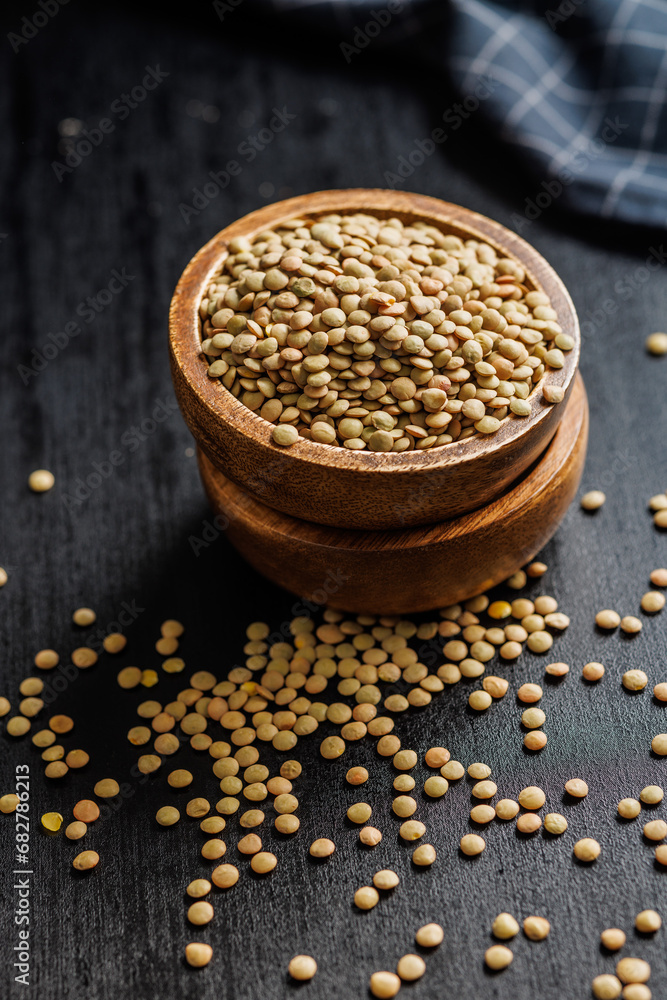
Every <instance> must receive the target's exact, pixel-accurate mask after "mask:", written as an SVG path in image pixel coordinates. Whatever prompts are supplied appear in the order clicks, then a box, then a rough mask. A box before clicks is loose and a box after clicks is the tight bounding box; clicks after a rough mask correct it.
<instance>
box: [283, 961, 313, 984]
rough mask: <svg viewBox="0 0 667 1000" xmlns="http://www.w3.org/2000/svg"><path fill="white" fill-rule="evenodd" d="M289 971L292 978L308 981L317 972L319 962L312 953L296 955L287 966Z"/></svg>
mask: <svg viewBox="0 0 667 1000" xmlns="http://www.w3.org/2000/svg"><path fill="white" fill-rule="evenodd" d="M287 971H288V972H289V974H290V976H291V977H292V979H296V980H298V981H299V982H306V981H307V980H309V979H312V978H313V976H314V975H315V973H316V972H317V962H316V961H315V959H314V958H312V957H311V956H310V955H295V956H294V958H293V959H292V960H291V961H290V963H289V965H288V966H287Z"/></svg>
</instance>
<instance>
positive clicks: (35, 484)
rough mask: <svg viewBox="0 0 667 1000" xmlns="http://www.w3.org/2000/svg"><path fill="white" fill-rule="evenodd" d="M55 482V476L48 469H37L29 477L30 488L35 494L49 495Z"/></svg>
mask: <svg viewBox="0 0 667 1000" xmlns="http://www.w3.org/2000/svg"><path fill="white" fill-rule="evenodd" d="M55 481H56V479H55V476H54V475H53V473H52V472H49V471H48V469H35V471H34V472H31V473H30V475H29V476H28V486H29V487H30V489H31V490H32V491H33V493H47V492H48V491H49V490H51V489H53V486H54V484H55Z"/></svg>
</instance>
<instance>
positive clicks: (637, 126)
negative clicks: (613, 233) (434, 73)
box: [273, 0, 667, 227]
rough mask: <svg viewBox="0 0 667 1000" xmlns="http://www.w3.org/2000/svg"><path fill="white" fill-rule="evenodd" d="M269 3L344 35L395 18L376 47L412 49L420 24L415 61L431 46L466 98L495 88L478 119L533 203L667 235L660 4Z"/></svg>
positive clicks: (498, 0) (599, 0)
mask: <svg viewBox="0 0 667 1000" xmlns="http://www.w3.org/2000/svg"><path fill="white" fill-rule="evenodd" d="M273 3H274V6H275V7H276V8H277V9H278V10H283V11H285V10H288V9H289V10H290V11H292V12H293V11H294V10H295V8H299V7H300V8H304V9H309V11H310V13H311V14H318V15H320V17H322V16H324V15H325V14H326V13H329V14H331V15H334V16H335V23H336V24H337V26H338V28H339V30H340V28H341V26H343V25H345V26H347V28H348V29H349V30H350V31H352V30H353V28H354V26H359V25H362V26H363V25H364V23H365V21H367V20H368V18H369V17H371V16H372V14H373V12H376V13H377V11H382V10H384V9H385V8H387V9H390V8H391V9H393V10H394V11H395V14H394V16H393V17H392V25H391V30H387V31H386V33H383V34H385V37H384V38H380V37H378V38H377V44H378V45H380V44H386V45H391V46H392V47H395V46H398V45H405V46H406V48H407V49H409V48H410V46H411V45H413V44H414V41H415V21H419V20H420V19H423V21H422V23H423V25H424V37H422V39H421V41H422V46H421V52H422V58H423V53H424V50H425V49H426V50H427V51H429V52H430V53H431V54H433V48H434V43H435V45H436V46H437V50H438V51H437V53H436V58H437V59H438V60H440V61H441V64H442V66H443V68H447V69H448V70H449V73H450V75H451V77H452V78H453V80H454V81H455V83H456V85H457V87H458V88H459V90H460V92H461V96H462V98H463V99H465V97H466V96H467V95H471V97H472V96H473V95H474V94H475V88H476V87H478V84H479V81H480V78H483V79H486V80H488V79H490V80H491V81H492V92H491V94H490V96H488V98H486V99H485V101H484V115H485V120H486V122H487V123H488V125H489V128H491V129H493V130H494V132H495V134H496V135H497V136H499V137H500V138H501V139H502V140H503V141H504V142H506V143H507V144H509V145H511V146H514V147H515V148H517V149H518V150H520V151H521V155H522V159H523V160H524V162H525V163H526V164H527V166H528V167H529V168H530V170H531V171H532V172H533V174H534V176H535V191H536V192H540V191H541V190H542V188H544V191H545V192H546V193H545V195H544V198H545V199H546V198H547V196H548V192H549V187H548V186H549V185H551V191H552V192H553V191H554V190H555V189H556V186H557V185H561V186H562V191H561V192H560V193H559V200H560V204H562V205H564V206H567V207H568V208H570V209H572V210H575V211H578V212H582V213H586V214H588V215H595V216H597V217H601V218H607V219H617V220H623V221H625V222H634V223H643V224H646V225H651V226H660V227H662V226H665V225H667V99H666V98H667V0H551V2H549V0H542V2H540V0H527V2H525V3H524V4H523V5H522V6H521V9H517V4H516V2H511V0H437V2H436V3H434V2H433V0H406V2H404V3H397V2H396V0H393V2H392V3H390V2H389V0H375V3H369V2H368V0H273ZM434 13H435V17H436V18H438V17H440V18H441V19H442V27H443V30H437V27H436V25H435V24H434ZM401 22H403V23H404V25H405V27H406V29H408V30H406V31H405V32H404V35H402V34H401V31H400V24H401ZM445 25H446V27H445ZM425 39H427V40H428V44H427V45H426V46H424V44H423V43H424V40H425ZM374 45H375V42H374ZM406 54H407V53H406Z"/></svg>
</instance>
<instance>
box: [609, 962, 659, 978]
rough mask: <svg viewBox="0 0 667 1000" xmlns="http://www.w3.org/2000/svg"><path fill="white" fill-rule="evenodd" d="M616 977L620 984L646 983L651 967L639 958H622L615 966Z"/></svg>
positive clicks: (649, 976)
mask: <svg viewBox="0 0 667 1000" xmlns="http://www.w3.org/2000/svg"><path fill="white" fill-rule="evenodd" d="M616 975H617V976H618V978H619V979H620V980H621V982H622V983H646V982H648V980H649V979H650V978H651V966H650V965H649V964H648V962H644V961H643V959H641V958H622V959H621V960H620V961H619V962H618V963H617V965H616Z"/></svg>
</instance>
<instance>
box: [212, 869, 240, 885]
mask: <svg viewBox="0 0 667 1000" xmlns="http://www.w3.org/2000/svg"><path fill="white" fill-rule="evenodd" d="M238 880H239V870H238V868H237V867H236V866H235V865H228V864H224V865H218V867H217V868H214V869H213V871H212V872H211V881H212V882H213V884H214V885H216V886H217V887H218V889H230V888H231V887H232V886H233V885H236V883H237V882H238Z"/></svg>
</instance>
